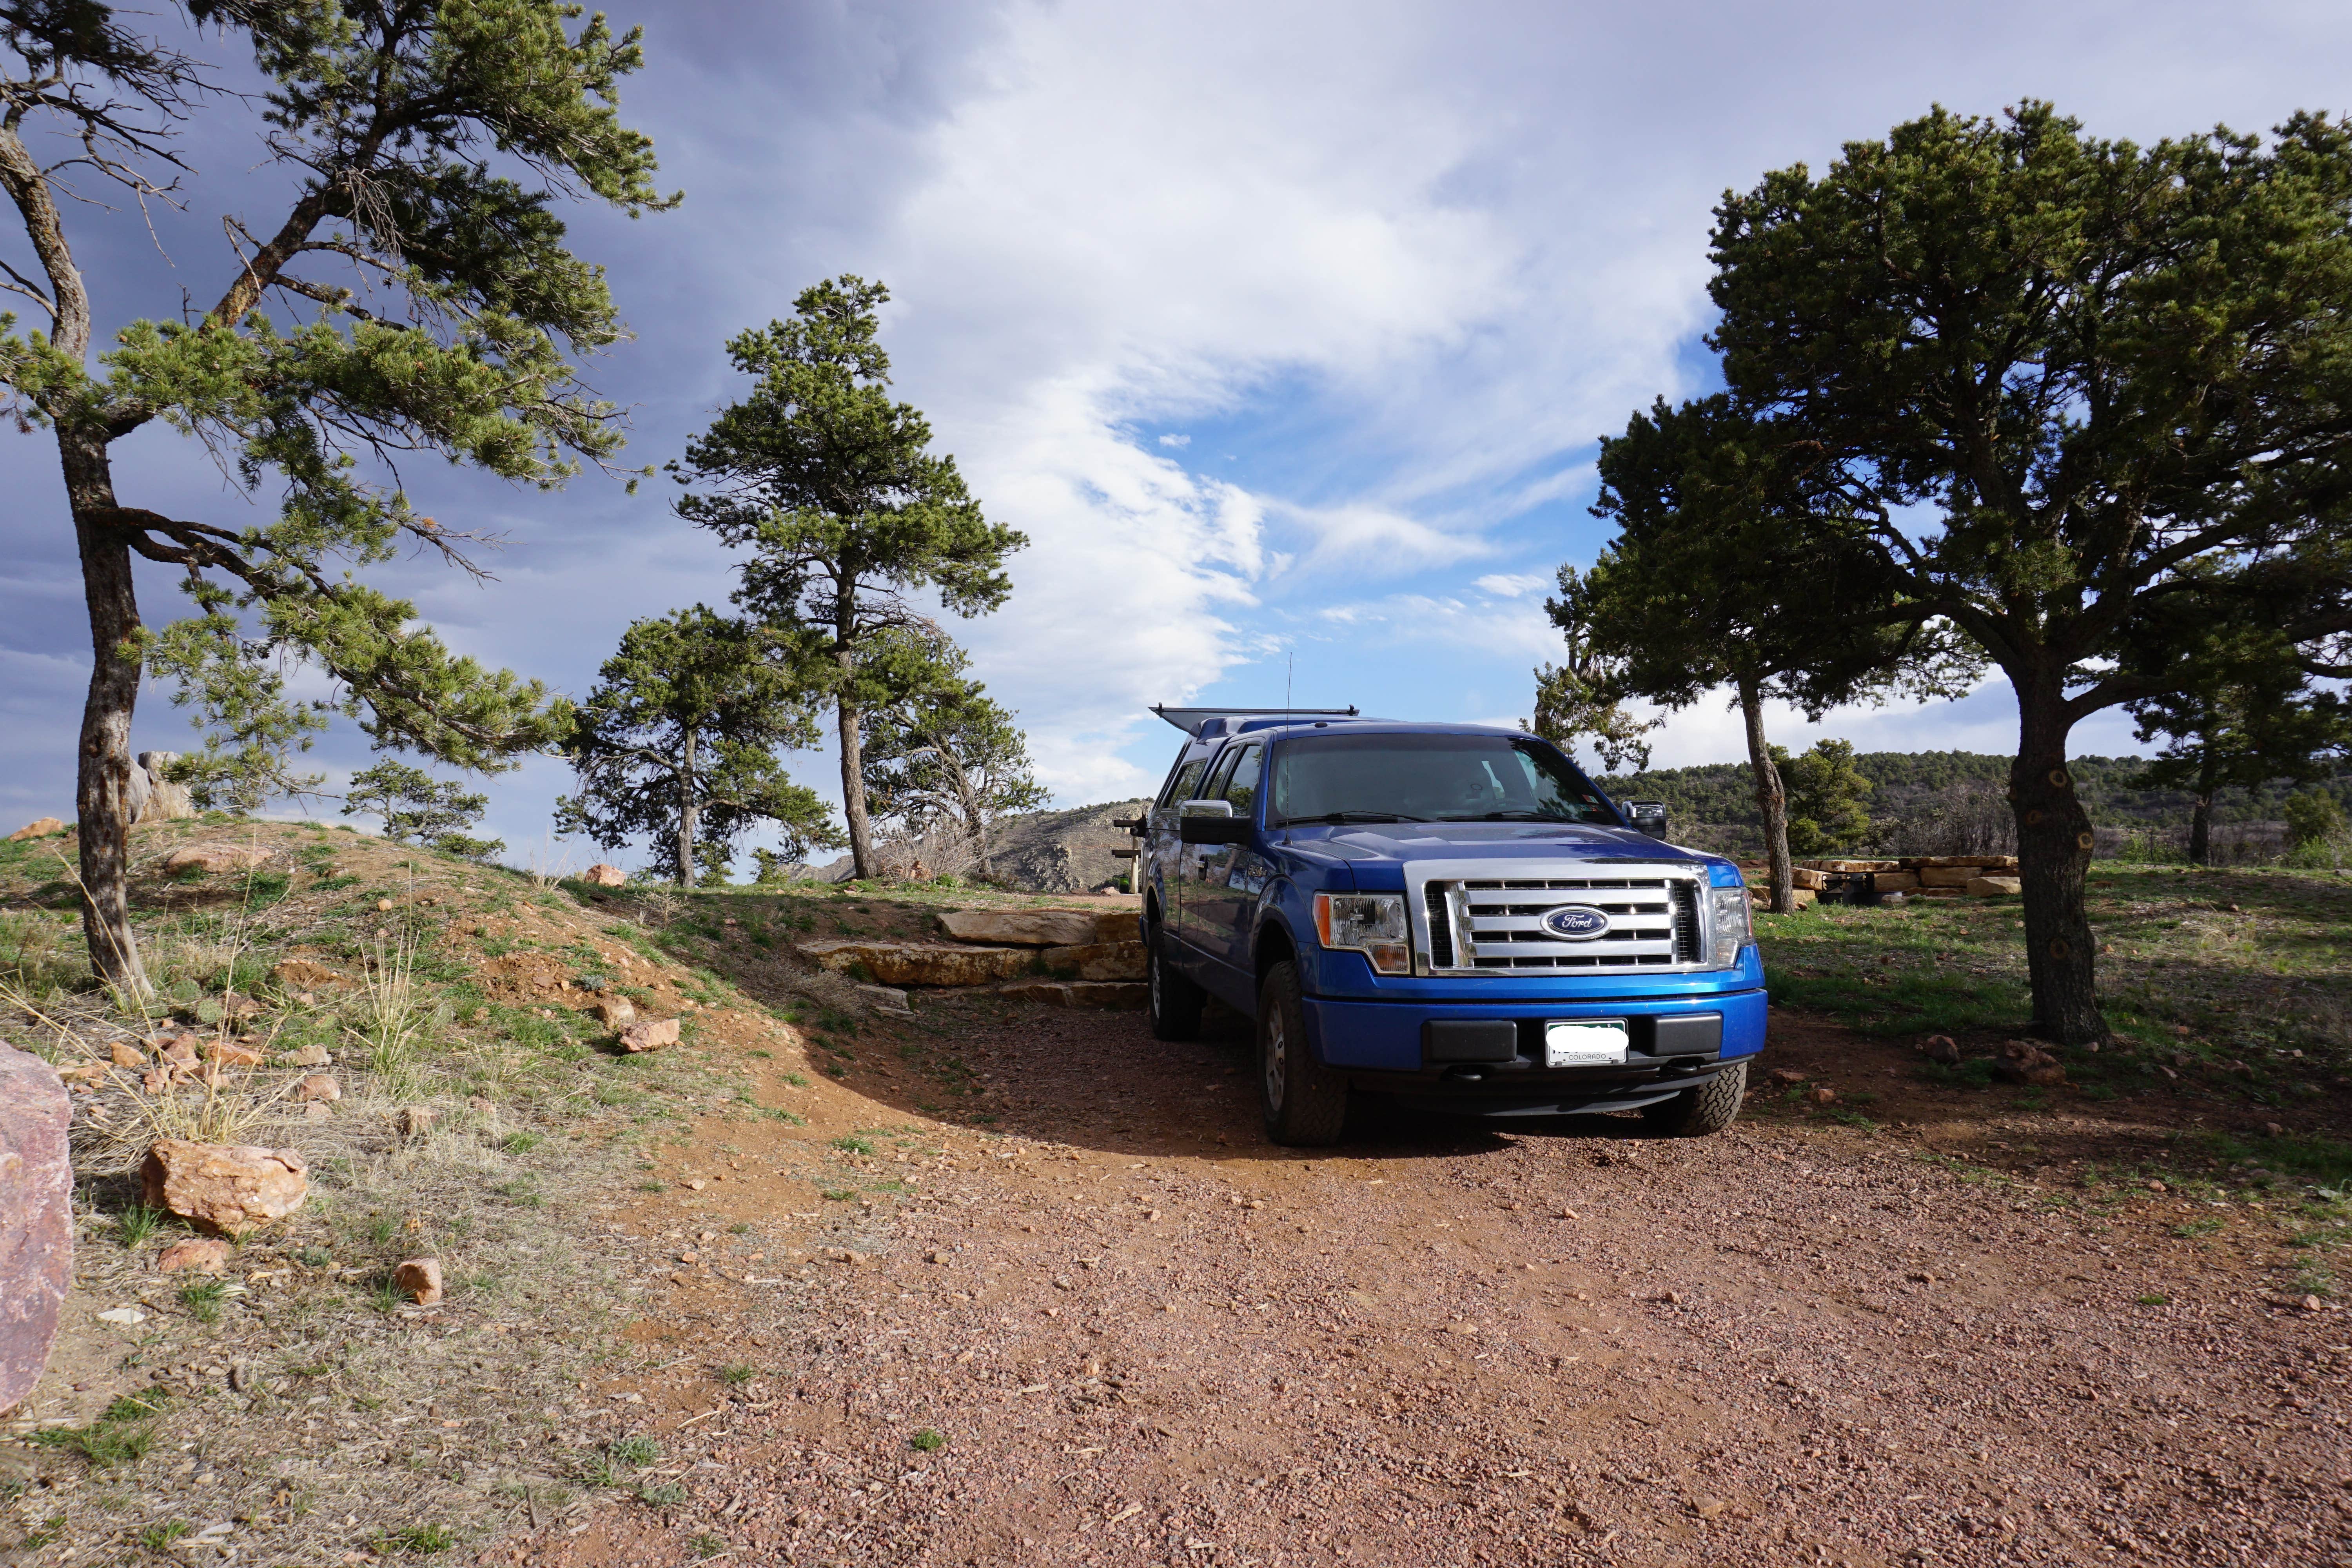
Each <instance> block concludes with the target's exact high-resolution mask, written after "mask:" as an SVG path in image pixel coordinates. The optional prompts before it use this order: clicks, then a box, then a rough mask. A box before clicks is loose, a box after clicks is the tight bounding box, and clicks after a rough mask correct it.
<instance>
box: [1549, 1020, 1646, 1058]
mask: <svg viewBox="0 0 2352 1568" xmlns="http://www.w3.org/2000/svg"><path fill="white" fill-rule="evenodd" d="M1632 1044H1633V1040H1632V1039H1631V1038H1630V1037H1628V1036H1627V1034H1626V1032H1625V1026H1624V1025H1623V1024H1622V1023H1621V1022H1617V1021H1614V1020H1612V1021H1611V1022H1609V1023H1605V1024H1547V1025H1545V1026H1544V1066H1546V1067H1548V1068H1593V1067H1619V1066H1622V1065H1623V1064H1624V1060H1625V1052H1626V1049H1627V1048H1628V1047H1630V1046H1632Z"/></svg>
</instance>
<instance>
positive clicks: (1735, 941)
mask: <svg viewBox="0 0 2352 1568" xmlns="http://www.w3.org/2000/svg"><path fill="white" fill-rule="evenodd" d="M1707 895H1708V897H1710V898H1712V899H1713V900H1715V909H1714V911H1713V912H1714V915H1715V964H1714V966H1715V967H1716V968H1717V969H1729V968H1731V967H1732V966H1734V965H1735V964H1737V963H1738V962H1739V950H1740V949H1741V948H1743V947H1746V946H1747V945H1748V943H1749V942H1754V941H1755V940H1756V931H1755V928H1754V927H1753V926H1751V925H1750V924H1749V923H1748V889H1745V888H1710V889H1707Z"/></svg>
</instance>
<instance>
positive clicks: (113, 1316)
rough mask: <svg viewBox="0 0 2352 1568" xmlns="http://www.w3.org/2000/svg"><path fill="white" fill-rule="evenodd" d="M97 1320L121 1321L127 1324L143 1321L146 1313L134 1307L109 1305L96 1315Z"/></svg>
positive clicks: (104, 1321)
mask: <svg viewBox="0 0 2352 1568" xmlns="http://www.w3.org/2000/svg"><path fill="white" fill-rule="evenodd" d="M98 1321H100V1322H101V1323H121V1324H124V1325H126V1326H127V1325H129V1324H131V1323H143V1322H145V1321H147V1314H146V1313H144V1312H142V1311H141V1310H139V1309H138V1308H136V1307H110V1308H108V1309H107V1310H105V1311H103V1312H100V1314H99V1315H98Z"/></svg>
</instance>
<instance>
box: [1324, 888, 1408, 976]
mask: <svg viewBox="0 0 2352 1568" xmlns="http://www.w3.org/2000/svg"><path fill="white" fill-rule="evenodd" d="M1315 935H1316V938H1317V940H1318V941H1319V942H1322V943H1323V945H1324V946H1325V947H1328V948H1335V949H1336V948H1353V949H1354V950H1355V951H1357V952H1360V953H1362V954H1363V955H1364V956H1365V957H1367V958H1369V959H1370V960H1371V961H1372V968H1373V970H1374V971H1375V972H1377V973H1381V974H1410V973H1412V942H1409V941H1407V940H1406V937H1405V928H1404V895H1403V894H1402V893H1318V894H1316V895H1315Z"/></svg>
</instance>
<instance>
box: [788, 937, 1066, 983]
mask: <svg viewBox="0 0 2352 1568" xmlns="http://www.w3.org/2000/svg"><path fill="white" fill-rule="evenodd" d="M1090 929H1091V928H1090ZM799 945H800V953H801V956H802V957H803V958H807V959H811V960H813V961H814V962H815V963H817V964H819V965H820V966H822V967H824V968H826V969H830V970H832V971H833V972H834V973H836V974H845V973H848V972H849V971H850V970H851V969H852V968H855V967H858V966H863V967H864V969H865V971H866V974H867V975H869V976H870V977H871V978H873V979H875V980H877V981H879V982H881V983H882V984H885V985H985V984H988V983H989V982H990V981H992V980H1004V979H1009V978H1011V977H1012V976H1013V975H1015V974H1019V973H1022V972H1023V971H1024V970H1026V969H1027V968H1029V966H1030V965H1031V964H1032V963H1035V962H1036V956H1037V955H1036V954H1035V953H1034V952H1031V951H1030V950H1029V949H1027V948H1025V947H956V946H950V944H948V943H946V942H868V941H861V940H858V939H856V938H848V937H844V938H829V939H826V940H824V941H819V942H802V943H800V944H799Z"/></svg>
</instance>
